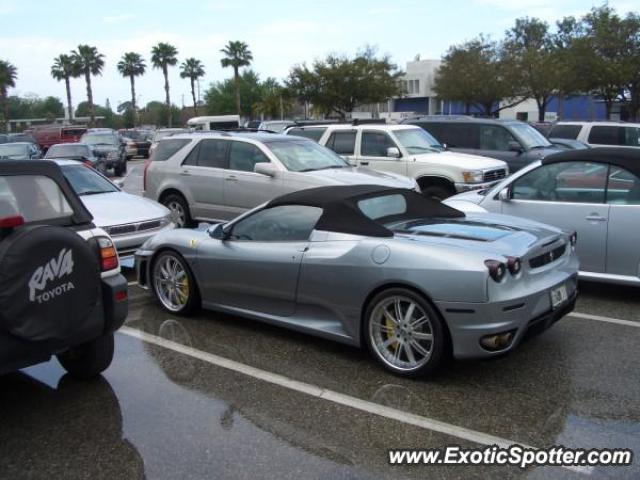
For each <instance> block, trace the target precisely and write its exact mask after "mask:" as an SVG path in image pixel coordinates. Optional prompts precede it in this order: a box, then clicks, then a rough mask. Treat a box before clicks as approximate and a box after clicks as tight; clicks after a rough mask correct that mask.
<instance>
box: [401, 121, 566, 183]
mask: <svg viewBox="0 0 640 480" xmlns="http://www.w3.org/2000/svg"><path fill="white" fill-rule="evenodd" d="M402 123H408V124H411V125H417V126H419V127H422V128H424V129H425V130H426V131H427V132H429V133H430V134H431V135H433V136H434V137H435V138H436V139H438V141H440V143H442V144H446V145H447V148H450V149H451V150H453V151H456V152H462V153H473V154H475V155H484V156H485V157H492V158H497V159H498V160H504V161H505V162H507V165H509V171H510V172H511V173H513V172H515V171H517V170H520V169H521V168H522V167H524V166H526V165H528V164H529V163H531V162H533V161H534V160H540V159H542V158H544V157H546V156H547V155H550V154H552V153H557V152H560V151H561V150H560V149H558V148H556V147H554V146H553V145H552V144H551V143H550V142H549V140H547V139H546V138H545V137H544V136H543V135H542V134H541V133H540V132H538V131H537V130H536V129H535V128H533V127H532V126H531V125H529V124H527V123H524V122H520V121H518V120H497V119H492V118H473V117H466V116H444V115H429V116H423V117H415V118H408V119H406V120H404V121H403V122H402Z"/></svg>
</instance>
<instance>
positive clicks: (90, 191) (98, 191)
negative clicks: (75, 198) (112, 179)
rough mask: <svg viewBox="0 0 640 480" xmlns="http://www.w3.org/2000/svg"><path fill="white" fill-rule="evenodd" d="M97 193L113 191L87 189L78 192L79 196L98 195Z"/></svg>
mask: <svg viewBox="0 0 640 480" xmlns="http://www.w3.org/2000/svg"><path fill="white" fill-rule="evenodd" d="M99 193H113V192H111V191H109V190H87V191H86V192H82V193H79V194H78V195H80V196H81V197H83V196H85V195H98V194H99Z"/></svg>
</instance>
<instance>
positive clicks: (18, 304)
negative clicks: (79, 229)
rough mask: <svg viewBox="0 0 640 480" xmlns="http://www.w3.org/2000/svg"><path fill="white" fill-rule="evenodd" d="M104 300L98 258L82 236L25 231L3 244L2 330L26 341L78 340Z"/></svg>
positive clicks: (0, 252)
mask: <svg viewBox="0 0 640 480" xmlns="http://www.w3.org/2000/svg"><path fill="white" fill-rule="evenodd" d="M99 294H100V269H99V264H98V259H97V255H96V253H95V252H94V251H93V250H92V248H91V247H90V246H89V245H88V243H87V241H86V240H84V239H83V238H82V237H80V235H78V234H77V233H75V232H73V231H72V230H68V229H65V228H62V227H56V226H51V225H41V226H31V227H22V228H20V229H18V230H16V231H14V232H13V233H12V234H11V235H9V236H8V237H7V238H5V239H4V240H2V242H1V243H0V329H1V330H4V331H6V332H8V333H10V334H12V335H15V336H17V337H19V338H22V339H23V340H30V341H61V340H65V339H67V338H71V337H73V336H74V333H77V332H78V329H80V328H82V327H83V324H84V322H86V321H87V318H88V317H89V315H90V313H91V311H92V310H93V309H94V308H95V306H96V303H97V302H98V295H99Z"/></svg>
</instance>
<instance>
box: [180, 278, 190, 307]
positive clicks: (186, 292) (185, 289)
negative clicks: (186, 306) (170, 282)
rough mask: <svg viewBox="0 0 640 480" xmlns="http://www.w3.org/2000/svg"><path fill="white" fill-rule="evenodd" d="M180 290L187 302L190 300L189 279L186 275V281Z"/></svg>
mask: <svg viewBox="0 0 640 480" xmlns="http://www.w3.org/2000/svg"><path fill="white" fill-rule="evenodd" d="M180 290H181V291H182V295H184V298H185V302H186V299H188V298H189V278H188V277H187V276H186V275H185V276H184V280H182V282H181V283H180Z"/></svg>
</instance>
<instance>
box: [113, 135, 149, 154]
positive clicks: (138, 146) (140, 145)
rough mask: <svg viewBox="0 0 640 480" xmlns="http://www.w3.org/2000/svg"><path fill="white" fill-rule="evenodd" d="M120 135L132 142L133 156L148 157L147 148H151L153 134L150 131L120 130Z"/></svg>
mask: <svg viewBox="0 0 640 480" xmlns="http://www.w3.org/2000/svg"><path fill="white" fill-rule="evenodd" d="M120 134H121V135H122V136H123V137H125V138H128V139H130V140H131V141H132V142H133V144H134V146H135V153H133V156H136V155H137V156H140V157H143V158H148V157H149V148H150V147H151V137H152V135H153V132H151V131H150V130H121V131H120Z"/></svg>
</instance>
